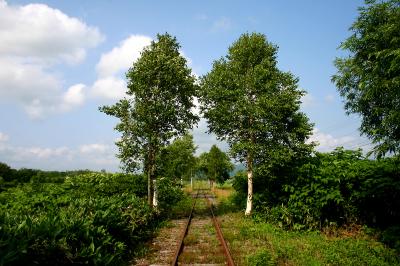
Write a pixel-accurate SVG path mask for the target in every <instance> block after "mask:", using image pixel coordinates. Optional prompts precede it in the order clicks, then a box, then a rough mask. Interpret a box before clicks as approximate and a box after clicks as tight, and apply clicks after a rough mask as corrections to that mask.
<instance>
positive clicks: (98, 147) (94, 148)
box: [79, 143, 109, 154]
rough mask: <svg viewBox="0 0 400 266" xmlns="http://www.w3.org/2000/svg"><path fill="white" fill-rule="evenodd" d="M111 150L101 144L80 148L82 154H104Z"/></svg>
mask: <svg viewBox="0 0 400 266" xmlns="http://www.w3.org/2000/svg"><path fill="white" fill-rule="evenodd" d="M108 149H109V146H107V145H104V144H99V143H93V144H85V145H82V146H80V147H79V151H80V152H81V153H96V154H98V153H104V152H106V151H107V150H108Z"/></svg>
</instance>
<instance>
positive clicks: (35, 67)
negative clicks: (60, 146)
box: [0, 1, 103, 118]
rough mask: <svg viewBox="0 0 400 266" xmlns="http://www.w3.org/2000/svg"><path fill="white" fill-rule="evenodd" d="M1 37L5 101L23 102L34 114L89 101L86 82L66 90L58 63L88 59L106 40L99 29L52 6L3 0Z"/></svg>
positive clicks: (0, 88) (0, 83)
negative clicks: (87, 51) (20, 3)
mask: <svg viewBox="0 0 400 266" xmlns="http://www.w3.org/2000/svg"><path fill="white" fill-rule="evenodd" d="M0 40H1V42H0V102H2V101H3V102H7V103H10V102H11V103H15V104H17V105H19V106H21V107H22V108H23V109H24V110H25V111H26V112H27V114H28V115H29V116H30V117H31V118H42V117H44V116H46V115H49V114H54V113H60V112H65V111H69V110H71V109H72V108H73V107H77V106H79V105H82V104H83V102H84V99H85V97H84V89H83V87H82V86H83V85H82V84H77V85H74V86H71V87H70V88H68V89H67V91H64V88H63V86H64V84H63V80H62V77H61V76H60V75H57V74H55V71H54V67H55V66H56V65H60V64H63V63H65V62H66V63H78V62H80V61H82V60H83V59H84V58H85V54H86V50H87V49H89V48H92V47H94V46H96V45H97V44H99V43H100V42H101V41H102V40H103V36H102V35H101V34H100V32H99V30H98V29H97V28H94V27H89V26H87V25H86V24H85V23H84V22H82V21H80V20H78V19H77V18H73V17H69V16H67V15H66V14H64V13H62V12H61V11H60V10H57V9H53V8H50V7H48V6H47V5H43V4H29V5H24V6H18V5H8V4H7V3H6V2H5V1H1V2H0Z"/></svg>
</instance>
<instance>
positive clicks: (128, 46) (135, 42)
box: [96, 35, 151, 77]
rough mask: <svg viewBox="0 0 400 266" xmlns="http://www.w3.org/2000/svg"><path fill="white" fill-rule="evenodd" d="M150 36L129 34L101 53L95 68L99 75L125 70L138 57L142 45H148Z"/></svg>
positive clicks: (109, 74)
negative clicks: (116, 44) (117, 43)
mask: <svg viewBox="0 0 400 266" xmlns="http://www.w3.org/2000/svg"><path fill="white" fill-rule="evenodd" d="M150 43H151V38H150V37H147V36H143V35H131V36H129V37H128V38H127V39H125V40H123V41H122V42H121V43H120V44H119V46H117V47H114V48H113V49H112V50H111V51H109V52H107V53H105V54H102V55H101V58H100V61H99V63H98V64H97V65H96V70H97V73H98V75H99V77H110V76H114V75H116V74H118V73H120V72H121V71H126V70H128V69H129V67H131V66H132V63H133V62H135V61H136V60H137V59H138V58H139V57H140V53H141V51H142V50H143V48H144V47H146V46H148V45H150Z"/></svg>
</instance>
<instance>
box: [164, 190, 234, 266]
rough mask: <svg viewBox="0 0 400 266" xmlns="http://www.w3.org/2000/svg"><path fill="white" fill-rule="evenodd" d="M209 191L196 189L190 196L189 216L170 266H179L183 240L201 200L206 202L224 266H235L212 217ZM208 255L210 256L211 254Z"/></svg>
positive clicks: (212, 211) (219, 229)
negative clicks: (191, 199) (191, 200)
mask: <svg viewBox="0 0 400 266" xmlns="http://www.w3.org/2000/svg"><path fill="white" fill-rule="evenodd" d="M209 191H210V190H209V189H198V190H197V191H196V193H195V194H193V195H192V196H193V198H194V201H193V205H192V209H191V211H190V214H189V217H188V219H187V222H186V225H185V226H184V230H183V231H182V235H181V237H180V243H179V244H178V247H177V249H176V252H175V256H174V260H173V262H172V264H171V265H173V266H177V265H181V262H180V261H179V258H180V256H181V254H182V252H183V251H184V248H185V239H186V237H187V235H188V232H189V228H190V225H191V223H192V219H193V217H194V216H196V213H195V209H196V204H197V202H198V200H199V199H203V200H205V201H207V206H208V209H209V216H210V218H211V220H212V223H213V225H214V228H215V232H216V236H217V238H218V241H219V243H220V246H221V249H222V253H223V256H224V258H225V262H224V264H225V265H228V266H234V265H235V264H234V261H233V259H232V256H231V254H230V251H229V248H228V245H227V244H226V241H225V239H224V236H223V234H222V230H221V228H220V226H219V223H218V220H217V218H216V216H215V215H214V210H213V208H214V205H213V203H212V201H211V198H212V197H213V196H212V195H210V194H208V193H207V192H209ZM210 254H212V252H211V253H210Z"/></svg>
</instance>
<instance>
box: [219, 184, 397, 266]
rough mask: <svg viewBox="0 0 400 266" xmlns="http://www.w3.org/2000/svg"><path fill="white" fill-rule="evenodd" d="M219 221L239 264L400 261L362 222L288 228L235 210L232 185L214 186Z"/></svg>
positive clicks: (320, 263)
mask: <svg viewBox="0 0 400 266" xmlns="http://www.w3.org/2000/svg"><path fill="white" fill-rule="evenodd" d="M214 193H215V194H216V195H217V202H218V203H219V207H218V213H219V221H220V224H221V227H222V230H223V233H224V236H225V239H226V240H227V241H228V243H229V247H230V249H231V253H232V256H233V259H234V261H235V263H236V265H400V259H399V256H398V254H396V252H395V251H394V250H393V249H389V248H387V247H386V246H385V245H384V244H382V243H381V242H379V241H377V240H376V238H374V236H371V235H368V234H367V233H366V232H365V230H363V229H362V228H361V227H360V226H353V227H352V228H347V229H345V228H341V229H332V228H331V229H327V230H326V231H323V232H321V231H288V230H285V229H282V228H280V227H279V226H277V225H274V224H271V223H268V222H265V221H263V222H260V221H256V219H252V218H246V217H245V216H244V214H243V211H234V206H233V205H232V204H231V203H230V201H229V197H230V196H231V194H232V193H234V191H233V189H232V188H231V187H229V186H226V185H225V186H223V187H217V188H215V189H214Z"/></svg>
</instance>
